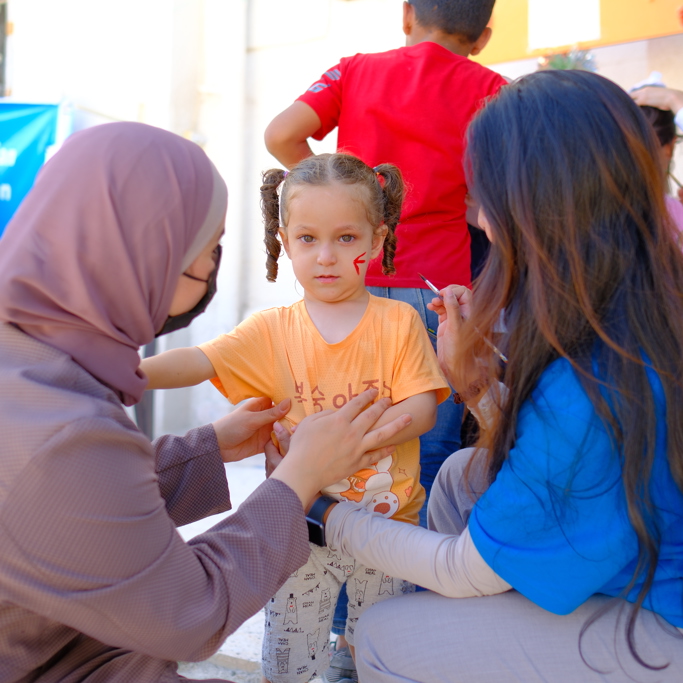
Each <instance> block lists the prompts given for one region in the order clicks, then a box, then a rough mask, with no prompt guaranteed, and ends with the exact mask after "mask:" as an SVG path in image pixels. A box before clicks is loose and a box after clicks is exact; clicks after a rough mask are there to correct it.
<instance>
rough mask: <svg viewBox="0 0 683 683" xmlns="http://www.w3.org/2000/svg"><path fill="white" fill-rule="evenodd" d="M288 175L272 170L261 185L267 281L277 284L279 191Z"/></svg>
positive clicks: (280, 248) (276, 169)
mask: <svg viewBox="0 0 683 683" xmlns="http://www.w3.org/2000/svg"><path fill="white" fill-rule="evenodd" d="M286 175H287V172H286V171H283V170H282V169H281V168H271V169H270V170H269V171H265V172H264V174H263V176H262V179H263V184H262V185H261V213H262V214H263V223H264V225H265V237H264V239H263V242H264V243H265V245H266V254H267V256H266V279H267V280H268V281H270V282H275V279H276V278H277V260H278V259H279V258H280V252H281V251H282V244H281V243H280V239H279V237H278V233H279V232H280V199H279V197H278V194H277V189H278V187H280V185H281V184H282V181H283V180H284V179H285V176H286Z"/></svg>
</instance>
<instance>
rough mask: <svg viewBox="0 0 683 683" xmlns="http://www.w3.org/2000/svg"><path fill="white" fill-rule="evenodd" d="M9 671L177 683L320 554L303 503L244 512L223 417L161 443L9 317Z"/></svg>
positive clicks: (2, 489)
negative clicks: (213, 517) (221, 434)
mask: <svg viewBox="0 0 683 683" xmlns="http://www.w3.org/2000/svg"><path fill="white" fill-rule="evenodd" d="M0 449H1V450H0V681H1V682H2V683H10V682H11V683H15V682H19V681H20V682H22V683H24V682H28V681H32V682H34V681H40V683H48V682H51V681H60V682H63V683H69V682H72V681H73V682H75V681H80V682H82V681H93V682H94V681H98V682H100V681H117V682H118V681H121V682H124V681H125V683H148V682H152V681H177V680H178V676H177V674H176V672H175V665H174V664H173V663H172V660H190V661H192V660H201V659H204V658H206V657H208V656H209V655H210V654H211V653H212V652H214V651H215V650H216V649H217V648H218V647H219V645H220V643H221V642H222V641H223V640H224V639H225V638H226V637H227V636H228V635H229V634H230V633H231V632H233V631H234V630H235V629H236V628H237V627H238V626H239V625H240V624H241V623H242V622H243V621H244V620H245V619H247V618H248V617H250V616H251V615H252V614H254V613H255V612H256V611H258V609H259V608H260V607H262V606H263V604H265V602H266V601H267V600H268V599H269V598H270V597H272V595H274V594H275V592H276V590H277V589H278V588H279V586H280V585H282V584H283V583H284V581H285V579H286V578H287V577H288V576H289V574H291V573H292V572H293V571H295V570H296V569H297V568H298V567H300V566H301V565H302V564H303V563H304V562H305V561H306V559H307V557H308V553H309V550H308V539H307V531H306V524H305V521H304V515H303V511H302V508H301V504H300V502H299V500H298V498H297V497H296V495H295V494H294V492H293V491H292V490H291V489H290V488H289V487H287V486H286V485H285V484H283V483H281V482H279V481H275V480H269V481H267V482H264V483H263V484H262V485H261V486H260V487H259V488H258V489H257V490H256V491H255V492H254V494H253V495H252V496H251V497H250V498H249V499H248V500H247V501H246V502H245V503H244V504H243V505H242V506H241V507H240V509H239V510H238V511H237V512H235V513H234V514H233V515H231V516H230V517H229V518H227V519H226V520H224V521H222V522H220V523H219V524H217V525H216V526H214V527H213V528H212V529H211V530H210V531H208V532H206V533H204V534H202V535H201V536H198V537H196V538H195V539H193V540H192V541H191V542H189V543H185V542H184V541H183V540H182V538H181V537H180V535H179V534H178V533H177V531H176V528H175V527H176V525H181V524H187V523H189V522H191V521H194V520H197V519H201V518H202V517H205V516H207V515H210V514H214V513H217V512H221V511H224V510H228V509H230V496H229V491H228V486H227V482H226V481H225V470H224V468H223V464H222V461H221V459H220V454H219V451H218V446H217V442H216V437H215V433H214V431H213V428H211V427H204V428H200V429H197V430H193V431H192V432H190V433H189V434H188V435H187V436H186V437H183V438H180V437H163V438H161V439H159V440H157V441H156V442H155V444H154V446H153V445H152V444H150V442H149V441H148V440H147V439H146V437H145V436H144V435H143V434H142V433H140V432H139V431H138V429H137V428H136V427H135V425H134V424H133V423H132V422H131V421H130V420H129V419H128V417H127V416H126V414H125V412H124V410H123V409H122V407H121V405H120V403H119V401H118V399H117V397H116V395H115V394H114V392H112V391H111V390H110V389H108V388H107V387H105V386H103V385H102V384H100V383H99V382H98V381H97V380H96V379H95V378H94V377H92V376H91V375H90V374H89V373H87V372H86V371H85V370H83V369H82V368H81V367H80V366H79V365H77V364H76V363H75V362H74V361H73V360H72V359H71V358H70V357H69V356H67V355H66V354H64V353H62V352H61V351H58V350H56V349H54V348H52V347H50V346H48V345H46V344H43V343H42V342H39V341H37V340H35V339H33V338H31V337H29V336H27V335H25V334H24V333H23V332H21V331H20V330H18V329H17V328H15V327H13V326H11V325H8V324H0Z"/></svg>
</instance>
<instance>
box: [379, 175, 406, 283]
mask: <svg viewBox="0 0 683 683" xmlns="http://www.w3.org/2000/svg"><path fill="white" fill-rule="evenodd" d="M374 170H375V172H376V173H377V175H378V176H379V178H381V180H380V184H381V185H382V194H383V195H384V216H383V220H384V225H385V226H386V228H387V234H386V237H385V238H384V248H383V255H382V272H383V273H384V275H393V274H394V273H395V272H396V268H394V256H395V255H396V226H397V225H398V222H399V220H400V218H401V208H402V207H403V195H404V192H405V186H404V184H403V176H402V175H401V171H400V170H399V168H398V167H397V166H394V165H393V164H380V165H379V166H377V167H376V168H375V169H374ZM379 178H378V179H379Z"/></svg>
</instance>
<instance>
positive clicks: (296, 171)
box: [261, 154, 404, 282]
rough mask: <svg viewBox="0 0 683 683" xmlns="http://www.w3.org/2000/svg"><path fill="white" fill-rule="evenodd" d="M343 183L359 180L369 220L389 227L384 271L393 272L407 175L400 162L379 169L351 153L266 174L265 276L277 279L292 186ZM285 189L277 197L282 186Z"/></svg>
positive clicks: (314, 158) (318, 157)
mask: <svg viewBox="0 0 683 683" xmlns="http://www.w3.org/2000/svg"><path fill="white" fill-rule="evenodd" d="M330 183H342V184H344V185H358V186H359V187H360V188H361V190H362V191H363V192H364V194H363V203H364V205H365V210H366V213H367V217H368V222H369V223H370V225H372V226H373V227H374V228H375V230H376V231H377V230H380V229H381V226H384V227H386V229H387V232H386V235H385V237H384V245H383V255H382V272H383V273H384V274H385V275H392V274H393V273H395V272H396V269H395V268H394V256H395V255H396V226H397V225H398V221H399V219H400V217H401V207H402V205H403V195H404V184H403V176H402V175H401V171H400V170H399V169H398V167H397V166H394V165H393V164H380V165H379V166H376V167H375V168H374V169H373V168H370V167H369V166H368V165H367V164H366V163H365V162H363V161H361V160H360V159H359V158H358V157H355V156H352V155H351V154H318V155H316V156H311V157H308V158H307V159H304V160H303V161H301V162H299V163H298V164H297V165H296V166H295V167H294V168H293V169H292V170H291V171H289V172H287V171H283V170H282V169H280V168H273V169H271V170H269V171H265V173H264V174H263V184H262V185H261V212H262V213H263V222H264V225H265V237H264V240H263V241H264V243H265V245H266V253H267V258H266V271H267V274H266V278H267V279H268V280H270V281H271V282H275V279H276V278H277V261H278V259H279V257H280V253H281V251H282V244H281V243H280V239H279V237H278V233H279V231H280V228H281V227H284V226H286V225H287V216H288V212H287V207H288V198H289V195H290V194H291V192H292V190H293V189H294V188H295V187H297V186H301V185H329V184H330ZM280 185H282V188H281V189H280V194H279V196H278V188H280Z"/></svg>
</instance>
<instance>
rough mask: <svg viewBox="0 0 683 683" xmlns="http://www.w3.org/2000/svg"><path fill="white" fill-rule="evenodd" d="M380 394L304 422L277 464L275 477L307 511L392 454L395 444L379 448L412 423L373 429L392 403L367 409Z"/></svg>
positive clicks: (406, 418) (405, 418)
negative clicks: (324, 493)
mask: <svg viewBox="0 0 683 683" xmlns="http://www.w3.org/2000/svg"><path fill="white" fill-rule="evenodd" d="M377 393H378V392H377V390H376V389H368V390H366V391H364V392H362V393H361V394H359V395H358V396H356V398H354V399H352V400H351V401H349V402H348V403H347V404H346V405H345V406H344V407H343V408H341V409H340V410H336V411H332V410H324V411H323V412H321V413H315V414H314V415H309V416H308V417H307V418H305V419H304V420H303V421H302V422H301V423H299V425H298V427H297V430H296V432H295V434H294V435H293V436H292V438H291V442H290V446H289V452H288V453H287V457H286V458H284V459H282V460H281V461H280V462H279V464H277V468H276V469H275V471H274V472H273V473H272V474H271V478H272V479H279V480H280V481H283V482H284V483H285V484H287V485H288V486H289V487H290V488H291V489H293V490H294V492H295V493H296V494H297V495H298V496H299V500H301V504H302V505H303V507H304V509H307V508H308V506H309V504H310V503H311V501H312V500H313V498H314V497H315V496H316V495H317V494H318V492H319V491H320V490H321V489H323V488H325V487H326V486H329V485H330V484H333V483H335V482H337V481H339V480H340V479H343V478H344V477H347V476H348V475H350V474H353V473H354V472H356V471H358V470H359V469H362V468H364V467H368V466H369V465H371V464H372V463H374V462H377V461H378V460H380V459H381V458H383V457H386V456H387V455H389V453H391V452H393V450H394V448H395V446H394V445H393V444H392V445H390V446H385V447H383V448H380V449H378V448H377V447H378V446H379V445H380V444H381V443H383V442H386V441H388V440H390V439H391V437H392V436H393V435H394V434H397V433H398V432H400V431H401V430H402V429H403V428H404V427H406V426H407V425H408V424H410V422H411V420H412V418H411V416H410V415H407V414H404V415H401V416H400V417H397V418H396V419H395V420H392V421H391V422H389V423H388V424H386V425H383V426H382V427H379V428H377V429H373V426H374V424H375V422H377V420H378V419H379V417H380V416H381V415H382V413H384V411H385V410H386V409H387V408H388V407H389V406H390V405H391V400H390V399H388V398H385V399H382V400H380V401H378V402H377V403H375V404H374V405H371V406H370V407H368V408H367V410H364V408H366V406H368V405H369V404H370V403H372V401H373V400H374V399H375V398H377ZM278 439H279V436H278ZM269 450H270V451H271V454H272V449H270V448H269Z"/></svg>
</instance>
